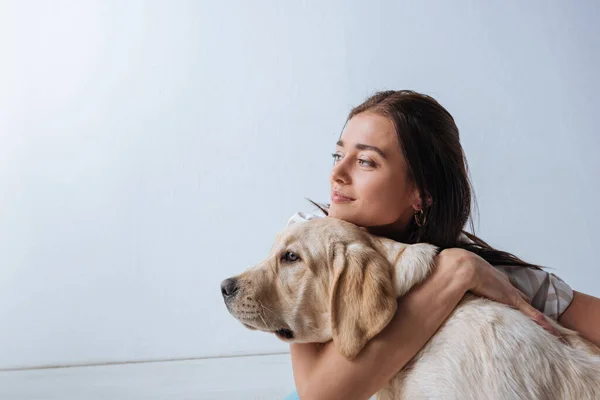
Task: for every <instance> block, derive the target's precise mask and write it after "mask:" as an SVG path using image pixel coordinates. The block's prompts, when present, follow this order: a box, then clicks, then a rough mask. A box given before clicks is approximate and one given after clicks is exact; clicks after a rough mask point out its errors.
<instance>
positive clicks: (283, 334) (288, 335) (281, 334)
mask: <svg viewBox="0 0 600 400" xmlns="http://www.w3.org/2000/svg"><path fill="white" fill-rule="evenodd" d="M273 333H275V335H276V336H277V337H278V338H279V339H281V340H292V339H293V338H294V332H292V331H291V330H289V329H286V328H281V329H277V330H276V331H275V332H273Z"/></svg>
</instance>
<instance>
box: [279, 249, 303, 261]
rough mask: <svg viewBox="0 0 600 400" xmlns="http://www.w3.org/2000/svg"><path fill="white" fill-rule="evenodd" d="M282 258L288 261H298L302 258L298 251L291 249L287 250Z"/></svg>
mask: <svg viewBox="0 0 600 400" xmlns="http://www.w3.org/2000/svg"><path fill="white" fill-rule="evenodd" d="M282 258H283V261H287V262H296V261H299V260H300V257H298V255H297V254H296V253H292V252H291V251H287V252H286V253H285V254H284V255H283V257H282Z"/></svg>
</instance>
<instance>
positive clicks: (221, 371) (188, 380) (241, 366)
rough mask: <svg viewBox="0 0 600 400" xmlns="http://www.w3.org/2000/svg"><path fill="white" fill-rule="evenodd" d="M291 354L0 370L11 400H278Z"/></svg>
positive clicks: (0, 387) (0, 390) (288, 383)
mask: <svg viewBox="0 0 600 400" xmlns="http://www.w3.org/2000/svg"><path fill="white" fill-rule="evenodd" d="M293 389H294V379H293V375H292V365H291V361H290V356H289V354H278V355H263V356H244V357H226V358H210V359H200V360H189V361H168V362H149V363H140V364H119V365H105V366H91V367H72V368H50V369H38V370H23V371H6V372H0V399H6V400H142V399H143V400H158V399H161V400H179V399H181V400H192V399H193V400H209V399H210V400H276V399H283V398H284V397H285V396H286V395H287V394H289V393H290V392H291V391H292V390H293Z"/></svg>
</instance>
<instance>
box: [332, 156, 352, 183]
mask: <svg viewBox="0 0 600 400" xmlns="http://www.w3.org/2000/svg"><path fill="white" fill-rule="evenodd" d="M343 162H344V161H343V160H342V161H338V162H337V163H336V164H335V165H334V166H333V168H332V169H331V175H330V180H331V182H336V183H343V184H348V183H349V182H350V175H349V174H348V171H347V166H346V165H344V164H343Z"/></svg>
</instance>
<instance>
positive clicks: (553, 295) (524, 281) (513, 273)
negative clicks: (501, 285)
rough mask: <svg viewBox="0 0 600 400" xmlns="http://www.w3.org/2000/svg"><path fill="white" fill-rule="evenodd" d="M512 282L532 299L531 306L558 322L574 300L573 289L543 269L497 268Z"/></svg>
mask: <svg viewBox="0 0 600 400" xmlns="http://www.w3.org/2000/svg"><path fill="white" fill-rule="evenodd" d="M496 268H497V269H499V270H500V271H502V272H504V273H505V274H506V275H508V279H509V280H510V282H511V283H512V284H513V285H514V286H515V287H517V288H518V289H519V290H521V291H522V292H523V293H525V294H526V295H527V296H529V298H530V299H531V305H532V306H533V307H535V308H537V309H538V310H539V311H541V312H543V313H544V314H545V315H547V316H548V317H550V318H552V319H554V320H558V318H559V317H560V315H561V314H562V313H563V312H564V311H565V310H566V309H567V307H568V306H569V304H571V301H572V300H573V289H571V287H570V286H569V285H567V284H566V283H565V282H564V281H563V280H562V279H560V278H559V277H558V276H556V275H554V274H553V273H551V272H547V271H545V270H543V269H536V268H530V267H518V266H517V267H515V266H497V267H496Z"/></svg>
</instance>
